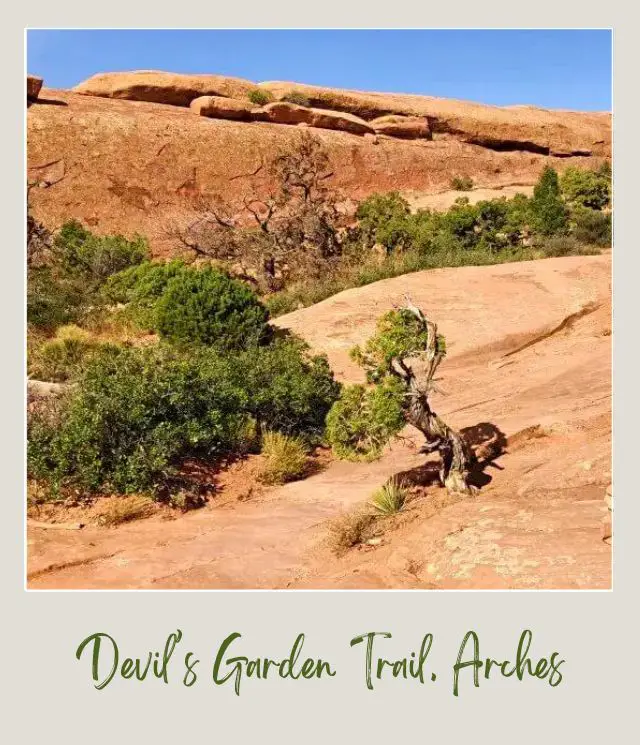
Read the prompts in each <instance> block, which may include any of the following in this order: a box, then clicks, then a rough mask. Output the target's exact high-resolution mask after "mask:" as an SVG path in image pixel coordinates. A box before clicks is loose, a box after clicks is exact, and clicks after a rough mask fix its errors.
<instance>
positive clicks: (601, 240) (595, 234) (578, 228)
mask: <svg viewBox="0 0 640 745" xmlns="http://www.w3.org/2000/svg"><path fill="white" fill-rule="evenodd" d="M571 220H572V223H573V228H572V233H573V235H574V236H575V238H576V240H577V241H579V242H580V243H586V244H587V245H592V246H601V247H603V248H604V247H607V246H610V245H611V237H612V236H611V213H609V214H607V213H604V212H598V211H596V210H592V209H586V208H576V209H575V210H573V212H572V214H571Z"/></svg>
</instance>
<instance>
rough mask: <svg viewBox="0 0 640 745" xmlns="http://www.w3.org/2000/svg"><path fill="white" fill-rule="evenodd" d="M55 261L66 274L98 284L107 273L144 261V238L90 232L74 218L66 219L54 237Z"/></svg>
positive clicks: (145, 252) (146, 253) (146, 252)
mask: <svg viewBox="0 0 640 745" xmlns="http://www.w3.org/2000/svg"><path fill="white" fill-rule="evenodd" d="M53 248H54V255H55V263H56V265H57V267H58V268H59V270H60V271H61V272H63V273H65V274H69V275H79V276H80V277H82V279H83V280H84V281H85V282H89V283H91V284H92V285H100V284H101V283H102V282H104V281H105V280H106V279H107V277H109V276H111V275H112V274H116V273H117V272H120V271H122V270H123V269H126V268H127V267H130V266H135V265H137V264H140V263H142V262H143V261H145V260H146V259H147V258H148V256H149V247H148V244H147V241H146V240H145V239H144V238H142V237H141V236H136V237H135V238H134V239H133V240H128V239H127V238H124V237H123V236H121V235H106V236H97V235H93V233H91V232H90V231H89V230H87V229H86V228H84V227H83V226H82V225H81V224H80V223H79V222H77V221H76V220H71V221H69V222H67V223H65V224H64V225H63V226H62V228H61V229H60V232H59V233H57V235H56V236H55V238H54V241H53Z"/></svg>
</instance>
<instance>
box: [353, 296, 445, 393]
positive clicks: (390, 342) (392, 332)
mask: <svg viewBox="0 0 640 745" xmlns="http://www.w3.org/2000/svg"><path fill="white" fill-rule="evenodd" d="M426 342H427V331H426V330H425V329H424V328H423V327H422V326H421V324H420V321H419V320H418V319H417V318H416V317H415V315H413V313H411V312H410V311H409V310H407V309H406V308H403V309H401V310H391V311H389V312H388V313H385V314H384V315H383V316H382V317H381V318H380V319H378V323H377V324H376V333H375V334H374V335H373V336H372V337H370V338H369V339H368V340H367V343H366V344H365V346H364V349H361V348H360V347H359V346H357V347H354V348H353V349H352V350H351V357H352V359H354V360H355V361H356V362H357V363H358V364H359V365H360V366H361V367H363V368H364V369H365V370H366V372H367V378H368V380H369V381H370V382H378V381H380V380H382V379H383V378H384V377H385V376H386V375H388V374H389V372H390V370H391V362H392V360H393V359H394V358H395V359H408V358H410V357H413V356H414V355H416V354H417V353H419V352H420V351H421V350H423V349H424V348H425V346H426ZM439 343H440V344H441V345H442V351H443V352H444V351H445V347H444V344H445V342H444V337H439Z"/></svg>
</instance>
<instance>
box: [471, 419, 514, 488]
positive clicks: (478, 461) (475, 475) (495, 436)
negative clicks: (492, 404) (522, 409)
mask: <svg viewBox="0 0 640 745" xmlns="http://www.w3.org/2000/svg"><path fill="white" fill-rule="evenodd" d="M460 434H461V435H462V437H463V439H464V441H465V442H466V443H467V445H468V446H469V447H470V448H471V451H472V452H473V454H474V463H472V466H471V469H470V471H469V483H470V484H471V485H472V486H476V487H478V488H479V489H481V488H482V487H483V486H486V485H487V484H489V483H490V482H491V480H492V477H491V476H490V475H489V474H488V473H485V469H486V468H488V467H489V466H490V467H492V468H495V469H497V470H498V471H501V470H502V466H500V465H499V464H498V463H496V462H495V461H496V460H497V459H498V458H499V457H500V456H501V455H503V454H504V453H506V451H507V436H506V435H505V433H504V432H503V431H502V430H501V429H500V428H499V427H496V425H495V424H492V423H491V422H479V423H478V424H474V425H473V426H471V427H465V428H464V429H462V430H460Z"/></svg>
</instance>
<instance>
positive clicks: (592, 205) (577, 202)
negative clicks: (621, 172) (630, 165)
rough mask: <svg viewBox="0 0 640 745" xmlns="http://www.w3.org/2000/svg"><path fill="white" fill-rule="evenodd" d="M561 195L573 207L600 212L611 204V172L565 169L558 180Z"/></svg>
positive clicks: (603, 169) (602, 169)
mask: <svg viewBox="0 0 640 745" xmlns="http://www.w3.org/2000/svg"><path fill="white" fill-rule="evenodd" d="M560 185H561V187H562V193H563V194H564V197H565V199H566V200H567V202H568V203H569V204H570V205H572V206H574V207H588V208H589V209H592V210H602V209H604V208H605V207H608V206H609V204H610V203H611V172H610V171H609V172H607V170H606V169H605V168H601V169H600V170H598V171H591V170H587V169H584V168H567V170H566V171H565V172H564V173H563V174H562V178H561V179H560Z"/></svg>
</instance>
